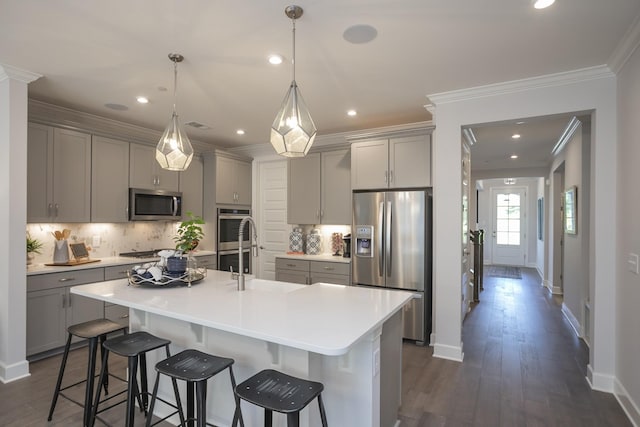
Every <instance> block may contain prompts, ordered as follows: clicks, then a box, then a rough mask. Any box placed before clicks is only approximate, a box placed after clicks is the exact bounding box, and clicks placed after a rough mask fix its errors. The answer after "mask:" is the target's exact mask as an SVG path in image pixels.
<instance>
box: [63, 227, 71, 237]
mask: <svg viewBox="0 0 640 427" xmlns="http://www.w3.org/2000/svg"><path fill="white" fill-rule="evenodd" d="M69 236H71V230H69V229H68V228H65V229H64V230H62V238H63V239H65V240H67V239H68V238H69Z"/></svg>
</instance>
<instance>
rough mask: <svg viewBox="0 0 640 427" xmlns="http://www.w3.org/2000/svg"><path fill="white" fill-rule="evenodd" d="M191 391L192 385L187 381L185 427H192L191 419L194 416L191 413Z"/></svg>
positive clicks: (192, 412)
mask: <svg viewBox="0 0 640 427" xmlns="http://www.w3.org/2000/svg"><path fill="white" fill-rule="evenodd" d="M193 389H194V384H193V383H192V382H191V381H187V427H194V426H193V418H194V416H195V414H194V411H193V394H194V393H193Z"/></svg>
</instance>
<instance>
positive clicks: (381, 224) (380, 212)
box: [376, 202, 385, 277]
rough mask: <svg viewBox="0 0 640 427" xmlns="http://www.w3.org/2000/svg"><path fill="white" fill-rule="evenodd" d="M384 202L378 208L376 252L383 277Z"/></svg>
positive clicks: (379, 269) (379, 270)
mask: <svg viewBox="0 0 640 427" xmlns="http://www.w3.org/2000/svg"><path fill="white" fill-rule="evenodd" d="M384 229H385V223H384V202H380V206H379V207H378V236H377V237H378V238H377V240H378V243H377V244H376V250H377V251H378V275H379V276H380V277H382V276H383V275H384V255H385V254H384V251H383V250H382V248H383V236H384V234H383V233H384Z"/></svg>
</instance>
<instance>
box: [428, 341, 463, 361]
mask: <svg viewBox="0 0 640 427" xmlns="http://www.w3.org/2000/svg"><path fill="white" fill-rule="evenodd" d="M433 357H437V358H439V359H447V360H453V361H455V362H462V360H463V359H464V353H463V352H462V345H460V346H452V345H445V344H438V343H436V344H434V345H433Z"/></svg>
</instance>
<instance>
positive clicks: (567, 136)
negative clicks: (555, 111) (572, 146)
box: [551, 116, 582, 157]
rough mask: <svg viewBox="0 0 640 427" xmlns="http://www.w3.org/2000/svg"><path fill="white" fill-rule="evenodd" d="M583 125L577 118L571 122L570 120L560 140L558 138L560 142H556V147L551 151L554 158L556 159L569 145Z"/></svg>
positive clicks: (573, 118)
mask: <svg viewBox="0 0 640 427" xmlns="http://www.w3.org/2000/svg"><path fill="white" fill-rule="evenodd" d="M581 124H582V122H581V121H580V120H578V118H577V117H576V116H573V117H572V118H571V120H569V123H567V126H565V128H564V130H563V131H562V135H560V138H558V142H556V145H554V146H553V149H552V150H551V154H552V155H553V156H554V157H556V156H557V155H558V154H559V153H560V152H561V151H562V149H563V148H564V146H565V145H567V143H568V142H569V141H570V140H571V138H573V135H574V134H575V133H576V130H577V129H578V126H580V125H581Z"/></svg>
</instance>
